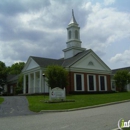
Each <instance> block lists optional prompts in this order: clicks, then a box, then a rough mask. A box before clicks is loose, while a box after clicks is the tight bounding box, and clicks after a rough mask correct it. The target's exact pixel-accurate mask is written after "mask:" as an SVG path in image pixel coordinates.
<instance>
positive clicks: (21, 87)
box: [16, 74, 23, 94]
mask: <svg viewBox="0 0 130 130" xmlns="http://www.w3.org/2000/svg"><path fill="white" fill-rule="evenodd" d="M22 92H23V74H21V75H20V76H19V78H18V87H16V93H17V94H20V93H22Z"/></svg>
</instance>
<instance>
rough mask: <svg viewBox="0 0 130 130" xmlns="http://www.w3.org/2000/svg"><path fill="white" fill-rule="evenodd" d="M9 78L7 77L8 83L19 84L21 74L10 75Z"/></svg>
mask: <svg viewBox="0 0 130 130" xmlns="http://www.w3.org/2000/svg"><path fill="white" fill-rule="evenodd" d="M8 77H10V78H8ZM8 77H7V82H12V81H16V82H17V80H18V78H19V74H18V75H9V76H8Z"/></svg>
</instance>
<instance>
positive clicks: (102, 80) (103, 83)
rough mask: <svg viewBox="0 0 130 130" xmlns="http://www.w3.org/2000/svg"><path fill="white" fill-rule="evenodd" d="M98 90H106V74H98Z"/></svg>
mask: <svg viewBox="0 0 130 130" xmlns="http://www.w3.org/2000/svg"><path fill="white" fill-rule="evenodd" d="M99 90H100V91H106V90H107V83H106V76H99Z"/></svg>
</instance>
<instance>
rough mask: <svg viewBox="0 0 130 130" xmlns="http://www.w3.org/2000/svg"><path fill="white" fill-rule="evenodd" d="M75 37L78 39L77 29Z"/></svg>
mask: <svg viewBox="0 0 130 130" xmlns="http://www.w3.org/2000/svg"><path fill="white" fill-rule="evenodd" d="M75 38H76V39H78V31H77V30H75Z"/></svg>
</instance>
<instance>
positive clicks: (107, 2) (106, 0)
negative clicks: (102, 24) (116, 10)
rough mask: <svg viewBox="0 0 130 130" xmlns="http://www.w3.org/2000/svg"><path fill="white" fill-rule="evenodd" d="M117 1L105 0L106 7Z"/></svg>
mask: <svg viewBox="0 0 130 130" xmlns="http://www.w3.org/2000/svg"><path fill="white" fill-rule="evenodd" d="M115 1H116V0H104V5H111V4H113V3H115Z"/></svg>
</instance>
